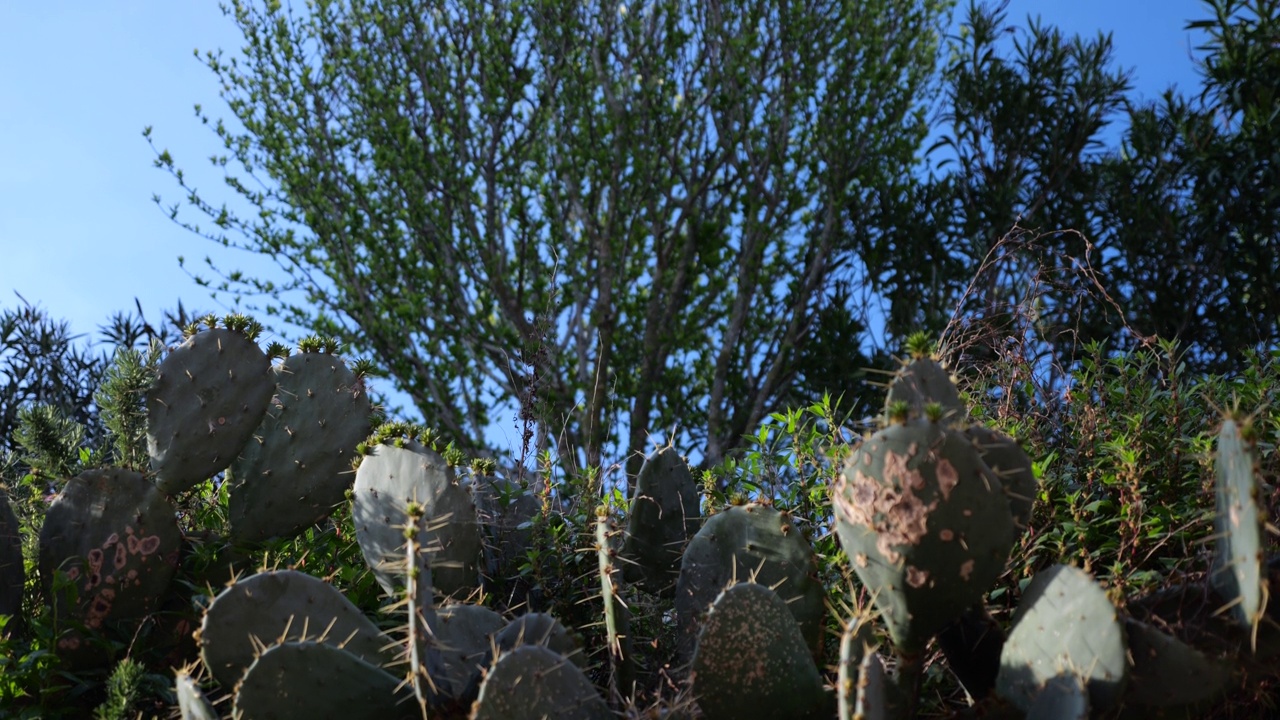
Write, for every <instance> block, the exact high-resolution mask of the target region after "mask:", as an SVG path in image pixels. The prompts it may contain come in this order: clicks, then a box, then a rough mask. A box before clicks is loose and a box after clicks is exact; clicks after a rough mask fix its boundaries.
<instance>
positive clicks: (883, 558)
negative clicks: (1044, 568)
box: [831, 420, 1014, 653]
mask: <svg viewBox="0 0 1280 720" xmlns="http://www.w3.org/2000/svg"><path fill="white" fill-rule="evenodd" d="M831 498H832V504H833V506H834V509H835V515H836V530H837V533H838V534H839V537H840V543H841V545H843V546H844V550H845V553H846V554H847V555H848V556H849V559H850V561H851V562H852V565H853V569H854V571H855V572H857V574H858V577H859V578H861V580H862V583H863V585H865V586H866V587H867V589H868V590H869V591H870V592H871V595H872V598H873V599H874V600H875V604H876V607H877V609H879V610H880V614H881V616H882V617H883V618H884V621H885V623H886V625H888V627H889V632H890V634H891V635H892V636H893V640H894V642H895V644H896V645H898V647H899V648H901V649H902V650H904V651H905V652H908V653H913V652H918V651H920V650H921V649H923V648H924V646H925V644H926V643H927V642H928V641H929V639H930V638H931V637H932V636H933V635H934V634H935V633H937V632H938V631H940V630H942V629H943V628H944V627H946V626H947V625H948V624H949V623H951V622H952V621H953V620H955V619H956V618H957V617H959V615H960V614H961V613H963V612H964V611H965V609H966V608H969V607H971V606H972V605H973V604H974V603H976V602H978V601H979V600H980V599H981V598H982V597H983V595H984V594H985V593H986V591H987V589H988V588H990V587H991V585H992V583H994V582H995V580H996V578H998V577H999V576H1000V574H1001V573H1002V572H1003V571H1004V566H1005V561H1006V559H1007V558H1008V555H1009V550H1010V548H1011V547H1012V546H1013V542H1014V527H1013V515H1012V514H1011V512H1010V510H1009V503H1008V501H1007V500H1006V498H1005V496H1004V490H1003V487H1002V486H1001V484H1000V480H999V479H997V478H996V477H995V476H994V475H993V474H992V472H991V470H990V469H989V468H987V466H986V465H985V464H984V463H983V462H982V460H981V459H979V457H978V451H977V450H976V449H975V448H974V446H973V443H971V442H970V441H969V439H968V438H967V437H966V436H965V435H964V434H962V433H959V432H956V431H953V430H950V429H948V428H946V427H945V426H944V425H943V424H941V423H935V422H930V421H928V420H913V421H910V422H907V423H903V424H898V425H893V426H890V427H887V428H885V429H883V430H881V431H879V432H877V433H876V434H874V435H872V436H871V437H870V438H868V439H866V440H865V441H863V443H862V444H861V445H860V446H859V447H858V449H857V450H856V451H855V452H854V453H853V454H852V456H851V457H850V458H849V460H848V462H847V464H846V465H845V468H844V471H843V472H842V473H841V474H840V475H838V476H836V478H835V481H834V483H833V484H832V487H831Z"/></svg>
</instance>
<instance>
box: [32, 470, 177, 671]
mask: <svg viewBox="0 0 1280 720" xmlns="http://www.w3.org/2000/svg"><path fill="white" fill-rule="evenodd" d="M176 518H177V511H176V510H175V509H174V507H173V505H172V504H170V503H169V501H168V500H167V499H165V497H164V495H163V494H162V493H161V492H160V491H159V490H157V489H156V487H155V486H154V485H152V484H151V483H150V482H148V481H147V480H146V479H145V478H144V477H143V476H142V475H140V474H138V473H135V472H131V471H129V470H119V469H114V468H108V469H103V470H89V471H86V472H84V473H81V474H80V475H78V476H76V477H74V478H72V479H71V480H69V481H68V482H67V484H66V487H64V488H63V490H62V492H61V493H59V494H58V496H57V498H56V499H55V500H54V501H53V504H52V505H51V506H49V510H48V512H47V513H46V514H45V520H44V527H43V528H42V529H41V531H40V579H41V582H42V584H43V587H44V594H45V597H46V598H48V599H50V600H51V601H52V603H53V606H54V611H55V613H57V614H58V615H60V616H71V617H75V618H77V619H78V620H80V621H81V622H83V623H84V624H85V625H86V626H88V627H89V628H91V629H96V628H100V627H102V626H103V625H104V624H105V623H107V622H110V621H116V620H128V619H134V618H140V617H143V616H144V615H147V614H149V613H152V612H155V611H156V610H158V609H159V606H160V601H161V600H162V599H163V598H164V596H165V592H166V591H167V590H168V589H169V583H170V581H171V580H172V579H173V575H174V573H175V572H176V571H177V566H178V554H179V551H180V549H181V543H182V536H181V534H180V533H179V531H178V523H177V519H176ZM55 571H61V572H63V573H65V574H66V577H67V578H69V579H70V580H71V581H72V582H73V584H74V586H75V588H76V591H77V595H78V600H77V601H76V602H75V603H74V604H67V603H65V602H64V601H65V596H64V595H63V594H62V593H59V592H55V591H54V584H55V583H54V576H55ZM60 644H61V645H63V649H67V650H75V649H76V646H77V645H78V644H79V640H78V639H77V638H74V637H68V638H64V639H63V640H61V641H60Z"/></svg>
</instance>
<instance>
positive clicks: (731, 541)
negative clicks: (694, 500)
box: [676, 503, 827, 657]
mask: <svg viewBox="0 0 1280 720" xmlns="http://www.w3.org/2000/svg"><path fill="white" fill-rule="evenodd" d="M747 580H753V581H754V582H757V583H760V584H762V585H767V586H769V587H771V588H773V589H774V592H776V593H777V594H778V596H779V597H781V598H782V599H783V600H784V601H785V602H786V603H787V607H788V608H789V609H790V610H791V614H792V615H793V616H795V620H796V623H798V624H799V626H800V634H801V636H802V637H803V638H804V639H805V642H806V643H807V644H808V646H809V649H810V650H811V651H812V653H813V654H814V656H815V657H816V656H817V655H818V654H819V653H820V652H821V647H822V633H823V627H824V623H825V621H826V615H827V610H826V604H825V598H826V592H825V590H824V589H823V587H822V583H821V582H820V581H819V580H818V575H817V558H816V557H815V556H814V554H813V548H812V547H810V545H809V542H808V541H807V540H805V539H804V536H803V534H802V533H801V532H800V531H799V530H797V529H796V528H795V527H793V526H792V525H791V518H790V516H788V515H787V514H786V513H782V512H779V511H777V510H774V509H773V508H771V507H767V506H764V505H760V504H757V503H748V504H746V505H738V506H733V507H729V508H727V509H726V510H724V511H723V512H720V513H717V514H715V515H713V516H711V518H710V519H709V520H707V522H706V524H705V525H703V526H702V529H700V530H699V531H698V533H697V534H696V535H694V537H693V540H691V541H689V545H688V547H686V548H685V551H684V559H683V561H682V562H681V564H680V577H679V579H678V580H677V582H676V613H677V615H678V617H679V621H680V628H681V632H682V636H683V643H684V644H683V646H682V647H683V648H684V649H686V650H692V643H693V639H694V637H695V636H696V634H697V624H698V622H699V620H700V619H701V616H702V614H703V613H705V612H706V611H707V609H708V608H709V607H710V606H711V603H712V602H713V601H714V600H715V599H716V597H717V596H719V595H720V593H721V592H722V591H723V590H724V589H725V588H726V587H728V586H729V585H731V584H733V583H734V582H742V581H747Z"/></svg>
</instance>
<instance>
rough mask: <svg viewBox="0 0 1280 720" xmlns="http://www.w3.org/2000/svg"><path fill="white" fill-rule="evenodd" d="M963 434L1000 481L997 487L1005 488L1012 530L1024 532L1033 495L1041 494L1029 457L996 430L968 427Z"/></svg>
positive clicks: (1032, 502) (1033, 500)
mask: <svg viewBox="0 0 1280 720" xmlns="http://www.w3.org/2000/svg"><path fill="white" fill-rule="evenodd" d="M964 432H965V434H966V435H968V436H969V438H970V439H971V440H973V445H974V447H976V448H977V449H978V456H979V457H981V458H982V462H984V463H986V464H987V467H989V468H991V471H992V472H994V473H995V475H996V477H998V478H1000V486H1001V487H1002V488H1004V494H1005V497H1007V498H1008V499H1009V510H1010V511H1011V512H1012V513H1013V524H1014V527H1016V528H1018V530H1023V529H1025V528H1026V527H1027V524H1028V523H1030V522H1031V510H1032V508H1033V507H1034V506H1035V502H1036V494H1037V493H1039V491H1040V483H1039V482H1037V481H1036V474H1035V470H1034V469H1033V468H1032V465H1031V458H1030V457H1028V456H1027V453H1026V452H1024V451H1023V450H1022V446H1020V445H1018V441H1017V440H1014V439H1013V438H1011V437H1009V436H1008V435H1005V434H1004V433H1002V432H1000V431H999V430H992V429H990V428H986V427H983V426H981V425H970V426H969V427H967V428H965V430H964Z"/></svg>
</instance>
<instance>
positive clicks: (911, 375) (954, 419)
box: [884, 357, 968, 423]
mask: <svg viewBox="0 0 1280 720" xmlns="http://www.w3.org/2000/svg"><path fill="white" fill-rule="evenodd" d="M899 402H905V403H907V407H908V408H909V413H910V415H911V417H923V416H924V414H925V406H927V405H929V404H930V403H937V404H939V405H941V406H942V413H943V418H944V419H945V420H946V421H947V422H948V423H961V422H964V419H965V417H966V416H967V415H968V408H966V407H965V404H964V400H962V399H960V391H959V390H957V389H956V384H955V383H953V382H951V373H949V372H947V369H946V368H944V367H942V365H941V364H940V363H939V362H938V361H937V360H934V359H933V358H931V357H917V358H915V359H914V360H912V361H911V362H910V363H908V364H907V365H905V366H904V367H903V368H902V370H900V371H898V374H897V375H895V376H894V378H893V380H892V381H891V382H890V383H889V394H888V397H887V398H886V400H885V405H884V406H885V412H886V414H887V413H888V411H889V408H890V407H891V406H892V405H893V404H894V403H899Z"/></svg>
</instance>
